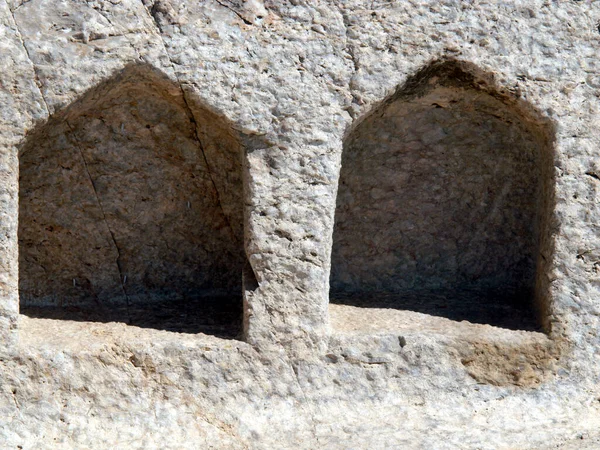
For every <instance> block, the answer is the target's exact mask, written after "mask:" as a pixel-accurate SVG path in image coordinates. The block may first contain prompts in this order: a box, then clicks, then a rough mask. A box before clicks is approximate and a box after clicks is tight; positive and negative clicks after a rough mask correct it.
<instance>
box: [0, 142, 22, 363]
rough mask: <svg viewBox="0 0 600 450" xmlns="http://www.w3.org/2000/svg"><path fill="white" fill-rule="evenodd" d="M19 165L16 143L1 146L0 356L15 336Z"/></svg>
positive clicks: (17, 309)
mask: <svg viewBox="0 0 600 450" xmlns="http://www.w3.org/2000/svg"><path fill="white" fill-rule="evenodd" d="M18 167H19V166H18V158H17V149H16V147H15V146H13V145H10V144H8V145H4V146H2V147H0V356H2V355H3V354H7V353H10V352H12V350H13V349H14V347H15V343H16V339H17V331H16V324H17V317H18V314H19V294H18V288H17V284H18V281H17V280H18V267H19V265H18V250H17V220H18V217H17V216H18V179H19V174H18Z"/></svg>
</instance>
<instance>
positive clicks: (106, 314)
mask: <svg viewBox="0 0 600 450" xmlns="http://www.w3.org/2000/svg"><path fill="white" fill-rule="evenodd" d="M21 313H22V314H24V315H26V316H28V317H32V318H40V319H54V320H73V321H78V322H101V323H109V322H121V323H126V324H127V325H133V326H136V327H140V328H153V329H157V330H164V331H173V332H176V333H191V334H196V333H204V334H210V335H213V336H216V337H219V338H224V339H240V337H241V331H240V330H241V327H242V323H241V321H242V297H241V296H239V297H235V296H213V297H209V298H206V297H202V298H180V299H177V300H170V301H158V302H157V301H154V302H151V303H148V304H137V305H131V306H129V307H128V306H127V305H118V306H111V307H107V306H96V307H90V306H67V307H62V308H59V307H54V306H26V307H23V308H22V309H21Z"/></svg>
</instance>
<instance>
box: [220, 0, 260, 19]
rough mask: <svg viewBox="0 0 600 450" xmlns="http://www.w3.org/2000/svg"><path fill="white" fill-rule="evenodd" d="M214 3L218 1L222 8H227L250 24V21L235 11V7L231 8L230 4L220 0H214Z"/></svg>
mask: <svg viewBox="0 0 600 450" xmlns="http://www.w3.org/2000/svg"><path fill="white" fill-rule="evenodd" d="M215 3H218V4H219V5H221V6H222V7H223V8H226V9H228V10H229V11H231V12H232V13H234V14H235V15H236V16H238V17H239V18H240V19H241V20H242V21H243V22H244V23H245V24H246V25H252V22H250V21H249V20H247V19H244V17H243V16H242V15H241V14H240V13H239V12H237V11H236V10H235V9H233V8H232V7H231V6H228V5H224V4H223V3H221V2H220V0H215Z"/></svg>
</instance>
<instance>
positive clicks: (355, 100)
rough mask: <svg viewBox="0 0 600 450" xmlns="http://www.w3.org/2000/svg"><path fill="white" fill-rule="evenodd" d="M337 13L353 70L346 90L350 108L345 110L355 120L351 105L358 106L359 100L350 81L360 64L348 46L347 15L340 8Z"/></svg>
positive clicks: (352, 49) (351, 47) (351, 48)
mask: <svg viewBox="0 0 600 450" xmlns="http://www.w3.org/2000/svg"><path fill="white" fill-rule="evenodd" d="M339 13H340V15H341V16H342V22H343V24H344V33H345V37H346V40H345V42H344V45H345V47H344V50H345V52H346V53H347V54H348V56H349V57H350V60H351V61H352V69H353V73H352V76H351V77H350V83H349V86H348V90H349V91H350V95H352V103H351V105H350V106H348V107H347V108H346V110H347V111H348V113H349V114H350V115H351V116H352V118H355V116H356V115H357V113H356V112H354V111H353V110H352V109H353V108H352V105H358V104H359V99H358V96H357V95H356V94H355V93H354V89H353V88H352V81H353V80H354V78H355V77H356V74H357V73H358V71H359V70H360V64H359V62H358V58H357V57H356V54H355V52H354V48H353V46H352V45H351V44H350V36H349V35H348V30H349V29H350V26H351V23H350V18H349V16H348V14H346V13H345V12H344V11H343V9H342V8H340V9H339Z"/></svg>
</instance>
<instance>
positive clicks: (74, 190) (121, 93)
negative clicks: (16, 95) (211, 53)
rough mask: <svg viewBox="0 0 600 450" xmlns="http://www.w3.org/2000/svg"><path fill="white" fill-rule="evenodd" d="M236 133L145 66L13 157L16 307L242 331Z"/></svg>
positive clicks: (50, 125)
mask: <svg viewBox="0 0 600 450" xmlns="http://www.w3.org/2000/svg"><path fill="white" fill-rule="evenodd" d="M239 152H240V145H239V142H238V138H237V135H236V134H235V133H233V132H232V131H231V129H230V127H229V126H228V124H227V123H226V122H225V121H224V120H223V119H222V118H220V117H217V116H215V115H214V114H212V113H210V112H208V111H207V110H205V109H203V108H202V107H201V106H199V105H198V104H197V103H196V102H195V101H194V99H192V98H186V99H184V98H183V94H182V90H181V89H180V87H179V86H178V85H176V84H174V83H172V82H171V81H169V80H168V79H167V77H166V76H164V75H163V74H161V73H159V72H157V71H155V70H154V69H151V68H149V67H146V66H139V65H136V66H130V67H128V68H126V69H125V70H124V71H123V72H122V73H119V74H118V75H116V76H115V77H113V78H112V79H110V80H108V81H106V82H104V83H102V84H101V85H100V86H97V87H95V88H93V89H92V90H91V91H89V92H88V93H87V94H85V95H84V96H83V97H82V98H81V99H80V100H78V101H76V102H74V103H73V104H71V105H70V106H69V107H68V108H66V109H65V110H63V111H62V112H60V113H58V114H57V115H56V116H55V117H54V118H52V119H50V120H49V121H48V122H47V123H46V124H44V125H42V126H40V127H39V128H38V129H36V130H35V131H34V132H33V133H31V135H29V136H28V138H27V139H26V141H25V142H24V145H23V146H22V148H21V150H20V157H19V168H20V180H19V272H20V276H19V294H20V311H21V313H22V314H25V315H28V316H31V317H43V318H53V319H63V320H76V321H97V322H113V321H116V322H124V323H128V324H131V325H135V326H139V327H147V328H155V329H161V330H168V331H176V332H185V333H200V332H202V333H207V334H213V335H217V336H220V337H227V338H236V337H239V335H240V332H241V325H242V315H243V314H242V297H241V292H242V287H241V275H242V267H243V263H244V256H243V212H242V181H241V168H240V164H241V161H240V154H239Z"/></svg>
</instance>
